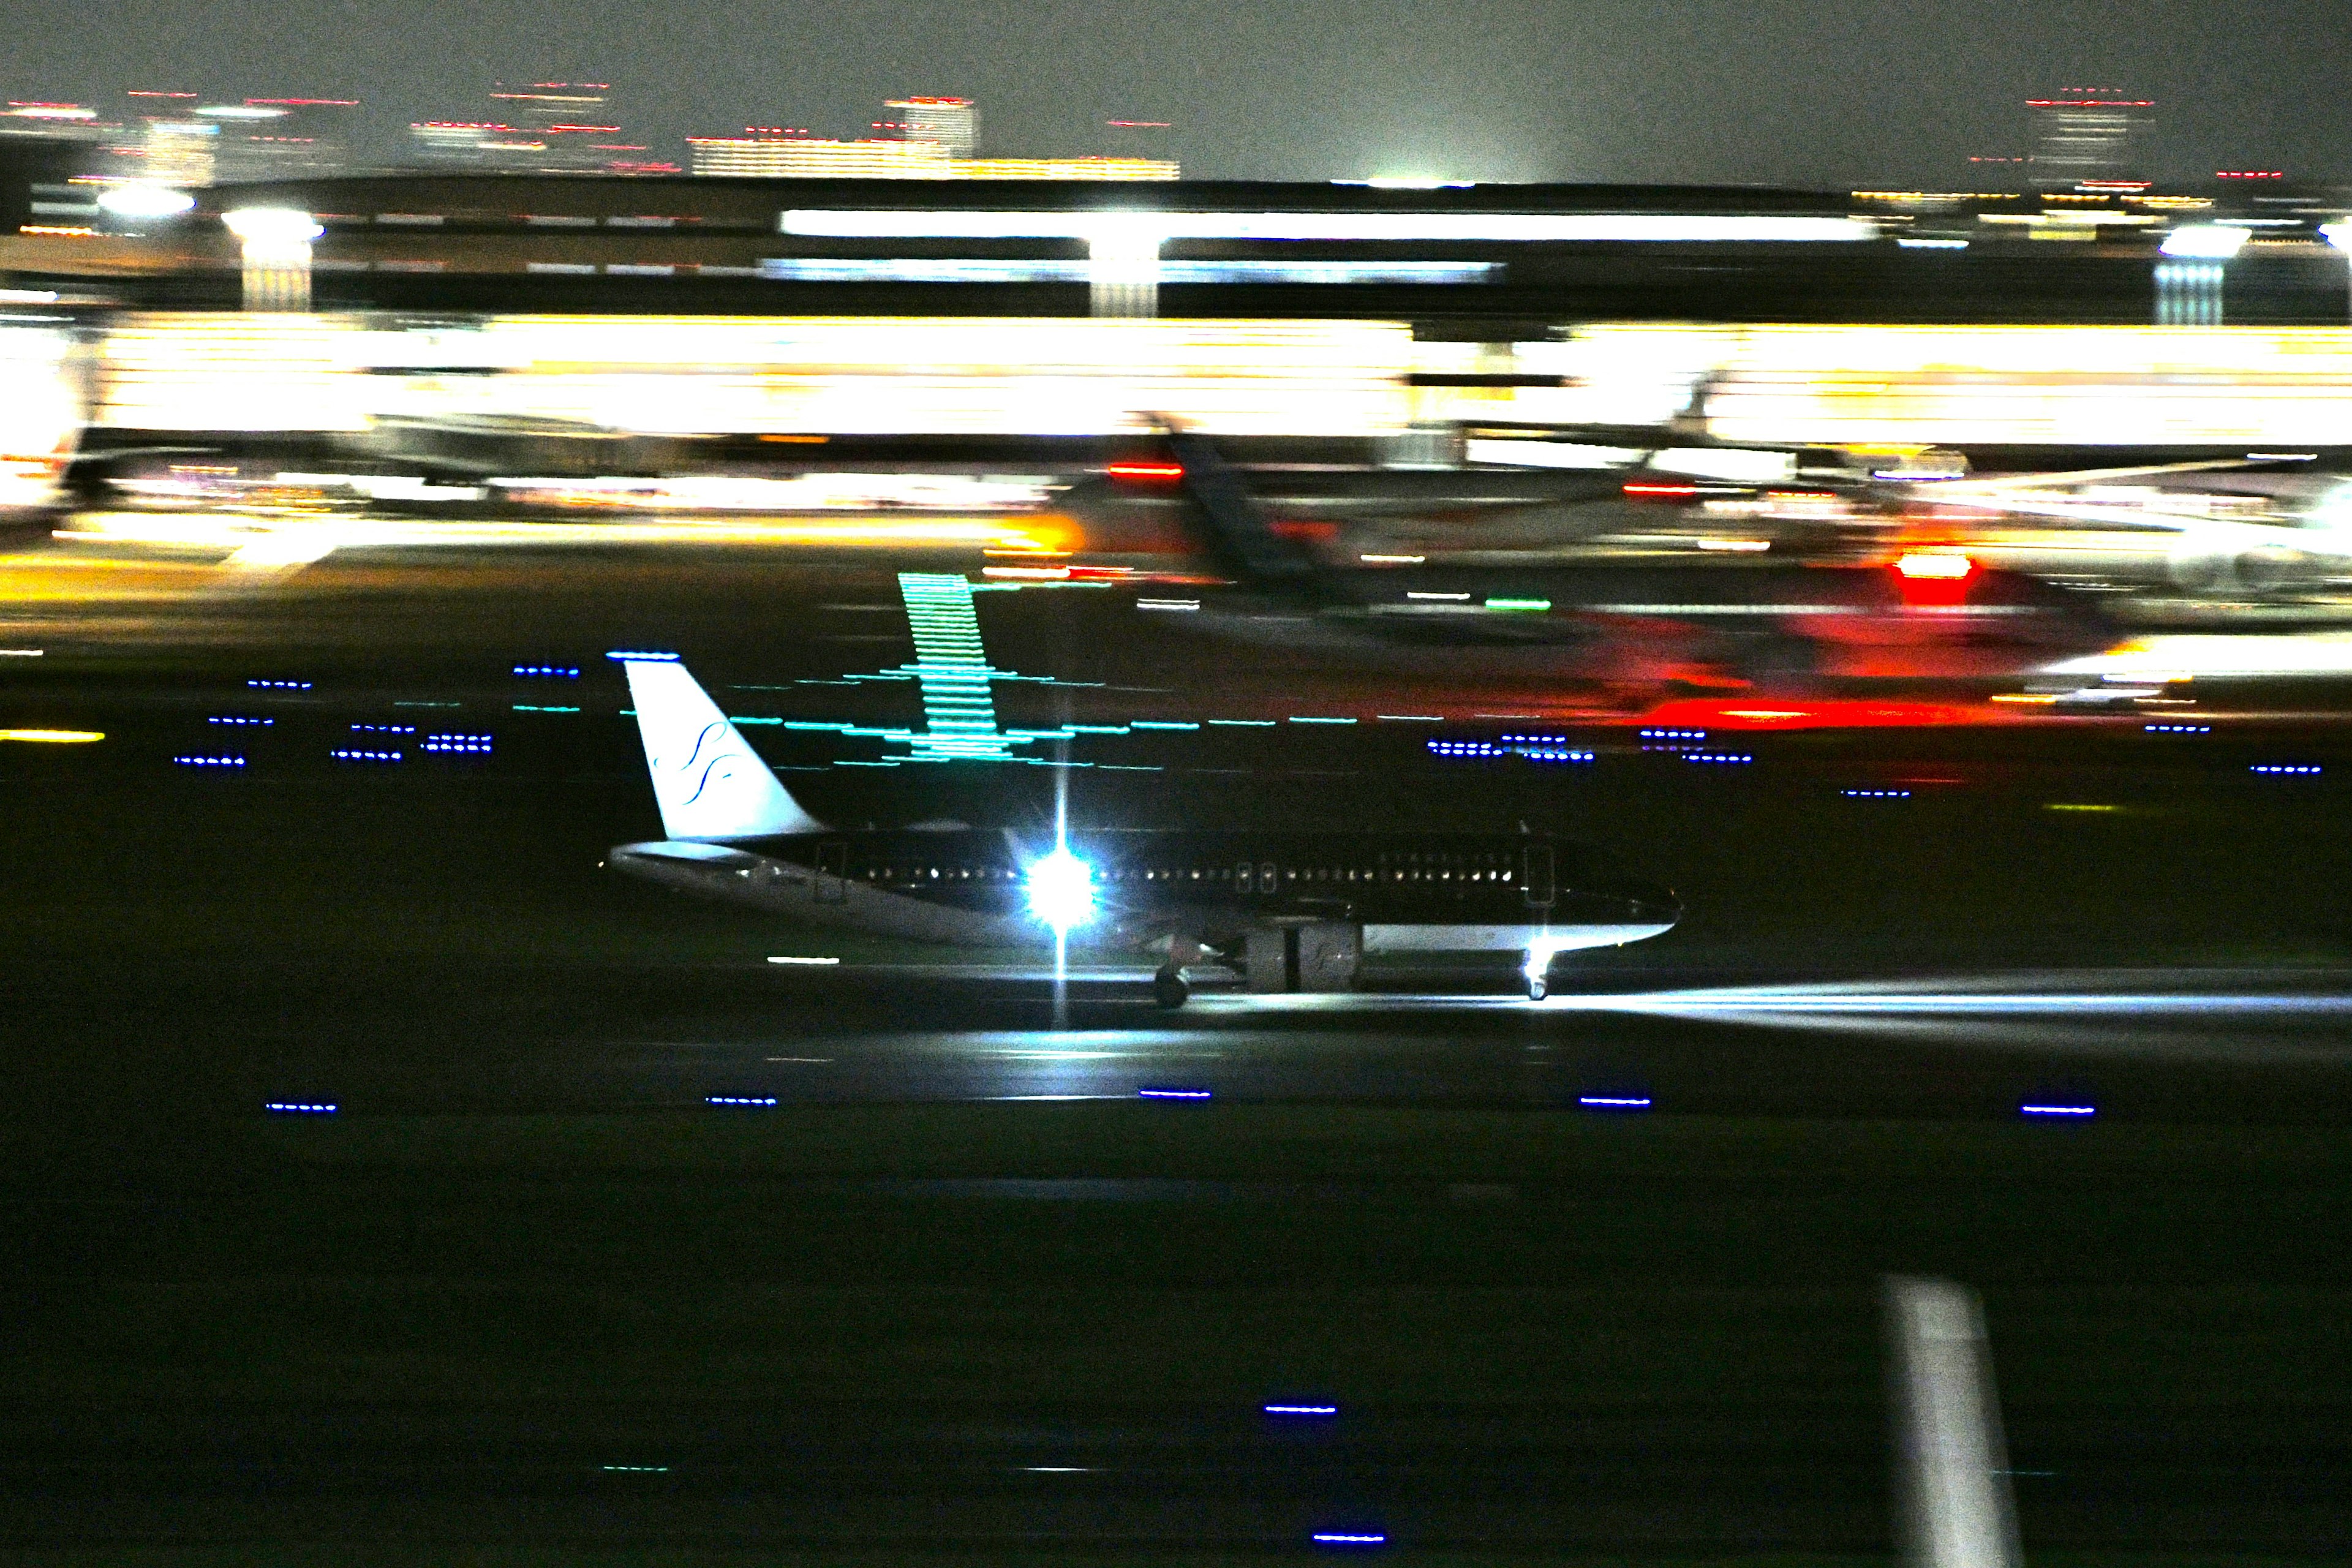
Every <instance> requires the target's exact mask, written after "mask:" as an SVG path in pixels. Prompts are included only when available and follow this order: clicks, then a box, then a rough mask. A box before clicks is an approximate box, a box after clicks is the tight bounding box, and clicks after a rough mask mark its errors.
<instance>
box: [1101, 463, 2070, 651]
mask: <svg viewBox="0 0 2352 1568" xmlns="http://www.w3.org/2000/svg"><path fill="white" fill-rule="evenodd" d="M1168 451H1169V454H1170V455H1169V456H1168V457H1167V458H1164V459H1154V460H1150V461H1130V462H1127V463H1123V464H1114V465H1113V466H1112V467H1111V469H1110V471H1109V473H1108V475H1107V476H1106V477H1105V478H1104V479H1101V480H1098V481H1096V482H1094V483H1092V484H1089V485H1082V486H1078V487H1075V488H1074V489H1072V490H1071V491H1069V492H1068V493H1066V495H1065V496H1064V497H1063V498H1062V510H1066V511H1067V512H1070V513H1072V514H1073V515H1075V516H1076V517H1077V518H1078V519H1079V520H1080V521H1081V523H1082V525H1084V526H1085V527H1086V529H1087V531H1088V533H1089V535H1090V536H1092V535H1095V534H1097V533H1101V534H1107V535H1116V534H1118V532H1119V531H1121V530H1122V528H1124V529H1125V530H1127V531H1130V532H1131V531H1133V530H1134V529H1135V526H1136V524H1137V522H1138V520H1139V518H1140V519H1144V520H1149V521H1151V522H1154V523H1156V524H1157V525H1158V527H1157V529H1156V531H1159V532H1161V533H1163V534H1165V533H1173V534H1176V535H1179V536H1188V537H1189V538H1190V540H1191V542H1192V543H1193V544H1194V545H1195V547H1196V548H1197V549H1198V550H1199V551H1200V552H1202V553H1203V554H1205V555H1206V557H1207V558H1208V561H1209V563H1210V564H1211V565H1212V566H1213V570H1214V571H1215V573H1216V575H1217V579H1218V580H1217V581H1215V582H1210V583H1204V584H1199V585H1198V587H1197V588H1196V589H1192V590H1188V597H1186V598H1185V599H1183V600H1181V601H1169V600H1166V599H1160V600H1150V599H1143V600H1139V604H1140V605H1145V606H1146V607H1149V606H1150V605H1155V604H1158V605H1167V604H1170V603H1171V602H1172V603H1181V604H1182V605H1184V606H1185V607H1186V608H1187V609H1188V610H1189V611H1190V612H1192V613H1190V614H1188V615H1187V616H1186V619H1187V621H1188V623H1189V624H1192V625H1195V626H1199V627H1200V628H1201V629H1202V630H1204V631H1210V632H1213V633H1215V634H1217V635H1220V636H1223V637H1232V638H1236V639H1240V640H1245V641H1254V642H1259V643H1265V644H1271V645H1275V646H1280V647H1296V648H1298V649H1301V650H1303V651H1313V652H1328V653H1333V654H1343V655H1347V656H1349V657H1351V658H1359V659H1361V660H1364V661H1367V662H1369V663H1371V664H1373V665H1375V666H1377V665H1379V664H1381V663H1382V662H1390V663H1393V664H1396V665H1398V666H1399V667H1401V668H1415V669H1422V670H1426V669H1428V668H1430V667H1431V665H1432V662H1433V660H1434V659H1438V658H1443V657H1444V655H1445V654H1446V653H1447V652H1448V651H1449V650H1458V651H1463V652H1465V653H1466V654H1467V655H1469V656H1470V657H1472V658H1475V662H1477V664H1478V665H1479V667H1480V668H1481V669H1482V670H1486V671H1489V672H1507V673H1517V674H1530V675H1532V674H1537V673H1539V672H1540V673H1549V674H1550V675H1552V676H1554V677H1556V678H1559V679H1590V680H1597V681H1602V682H1607V683H1613V684H1617V685H1621V686H1636V687H1638V686H1641V685H1643V684H1651V683H1661V682H1664V683H1673V682H1677V681H1679V682H1682V683H1684V684H1687V685H1692V686H1696V687H1700V688H1707V687H1715V688H1722V687H1726V686H1745V687H1759V686H1761V687H1772V688H1783V687H1790V686H1792V685H1802V684H1803V683H1805V682H1807V681H1809V680H1812V679H1881V680H1885V679H1898V680H1936V679H1946V680H1969V681H2000V680H2004V679H2012V678H2015V677H2018V676H2021V675H2023V674H2025V673H2028V672H2031V671H2032V670H2035V669H2038V668H2042V666H2044V665H2047V664H2049V663H2051V662H2053V661H2054V660H2058V659H2062V658H2073V657H2077V656H2080V655H2083V654H2087V653H2093V652H2097V651H2100V650H2103V649H2105V648H2106V647H2110V646H2112V645H2113V643H2114V642H2115V640H2116V634H2115V632H2114V631H2113V630H2112V628H2111V627H2110V626H2108V624H2107V623H2106V621H2105V618H2104V617H2103V616H2101V615H2100V614H2099V613H2098V612H2097V610H2096V609H2095V607H2094V606H2093V605H2091V604H2089V603H2088V602H2087V601H2085V600H2084V598H2083V597H2082V596H2080V595H2074V594H2071V593H2068V592H2066V591H2064V590H2063V589H2059V588H2054V587H2052V586H2049V585H2047V584H2042V583H2040V582H2038V581H2036V580H2035V579H2033V578H2032V577H2030V576H2026V575H2023V574H2015V573H2010V572H2004V571H2000V570H1995V569H1988V568H1986V567H1984V566H1981V565H1979V563H1976V562H1974V561H1973V560H1971V559H1970V558H1969V555H1968V554H1966V553H1965V552H1959V551H1957V550H1929V549H1923V550H1917V551H1914V552H1908V553H1906V554H1904V555H1903V556H1902V557H1901V558H1900V559H1899V560H1895V561H1894V562H1892V563H1880V564H1872V565H1829V564H1808V563H1801V562H1800V563H1788V562H1785V561H1783V560H1780V559H1776V558H1774V556H1773V555H1772V554H1771V553H1770V552H1769V551H1768V550H1767V549H1766V548H1765V546H1767V545H1769V540H1767V541H1761V542H1758V548H1757V549H1756V550H1755V551H1753V552H1708V551H1706V550H1704V549H1693V550H1690V551H1688V552H1685V553H1684V554H1683V555H1682V557H1681V558H1680V559H1677V560H1672V561H1664V560H1655V559H1653V560H1644V561H1640V562H1634V563H1618V562H1612V561H1608V560H1606V559H1603V560H1600V561H1596V562H1594V563H1574V564H1562V563H1559V562H1557V561H1544V560H1530V559H1526V558H1524V557H1522V558H1519V559H1511V558H1508V557H1505V558H1502V559H1496V558H1495V557H1494V556H1492V555H1491V554H1490V555H1486V556H1481V555H1478V554H1475V553H1472V554H1466V555H1465V554H1456V555H1448V556H1446V557H1444V558H1441V559H1432V558H1431V557H1430V556H1428V555H1424V554H1417V553H1390V552H1367V551H1361V550H1352V549H1351V550H1346V551H1339V550H1333V549H1330V548H1328V546H1330V545H1332V544H1333V543H1335V542H1337V541H1338V537H1339V529H1340V524H1339V521H1336V520H1334V519H1333V518H1331V517H1328V516H1326V517H1322V518H1309V519H1305V520H1301V519H1296V518H1290V517H1273V516H1270V515H1269V504H1268V503H1267V502H1265V500H1262V499H1261V497H1260V496H1259V494H1258V493H1257V491H1256V489H1255V488H1254V486H1253V484H1252V483H1251V482H1250V480H1249V479H1245V478H1244V475H1243V474H1242V472H1241V471H1240V470H1239V469H1237V468H1234V467H1233V466H1232V465H1231V464H1229V463H1227V462H1226V461H1225V460H1224V458H1223V456H1222V454H1221V453H1220V452H1219V451H1218V450H1217V448H1216V447H1214V445H1213V444H1212V443H1211V442H1209V441H1208V440H1206V439H1204V438H1202V437H1195V436H1191V435H1185V434H1181V433H1180V434H1176V435H1173V436H1171V437H1170V438H1169V441H1168ZM1488 478H1489V476H1486V475H1475V476H1465V475H1462V474H1458V473H1456V474H1452V475H1444V476H1402V475H1398V476H1389V475H1381V476H1368V477H1366V478H1365V479H1362V480H1360V489H1359V499H1360V500H1362V501H1364V502H1367V503H1370V502H1372V501H1374V500H1380V501H1384V502H1385V503H1386V504H1388V505H1390V506H1391V507H1394V506H1397V505H1399V504H1401V503H1402V502H1407V501H1411V500H1413V492H1414V491H1416V490H1418V491H1421V492H1423V493H1424V494H1427V493H1434V491H1435V486H1434V484H1433V481H1434V480H1437V479H1444V480H1447V481H1449V482H1450V486H1451V488H1453V489H1455V490H1456V491H1461V490H1463V489H1465V487H1466V488H1467V489H1468V490H1469V491H1470V492H1472V493H1475V492H1477V491H1478V490H1480V489H1482V488H1487V489H1491V488H1496V487H1493V486H1490V485H1488V484H1487V480H1488ZM1543 479H1544V481H1546V482H1548V484H1549V487H1550V489H1549V498H1548V499H1546V500H1534V499H1529V500H1527V501H1525V502H1524V503H1522V504H1523V506H1524V507H1527V508H1533V509H1537V510H1540V511H1542V512H1543V513H1545V514H1546V516H1545V517H1544V519H1543V525H1544V526H1546V527H1549V528H1550V529H1552V531H1553V535H1552V536H1553V538H1554V540H1555V541H1556V542H1557V541H1558V540H1559V539H1560V538H1561V537H1562V533H1561V531H1562V530H1564V529H1569V528H1574V527H1576V526H1578V525H1577V523H1576V522H1575V521H1574V516H1573V509H1574V507H1575V506H1576V504H1577V500H1578V498H1577V493H1576V492H1577V491H1578V490H1580V491H1582V492H1583V499H1584V500H1586V501H1588V502H1600V503H1602V504H1604V505H1605V504H1607V503H1608V502H1611V501H1612V500H1618V499H1622V497H1623V496H1624V495H1625V494H1626V492H1628V491H1631V490H1635V489H1639V488H1642V487H1643V483H1644V481H1643V480H1641V479H1635V480H1632V481H1628V480H1626V479H1624V478H1623V476H1622V474H1609V475H1605V476H1594V475H1585V476H1561V475H1547V476H1543ZM1562 479H1570V480H1572V481H1573V488H1572V489H1569V490H1566V491H1563V489H1562V488H1561V480H1562ZM1391 481H1392V482H1391ZM1677 488H1678V489H1685V490H1686V489H1691V488H1692V487H1688V486H1681V487H1677ZM1285 500H1287V498H1285ZM1423 504H1424V505H1425V504H1426V503H1425V501H1424V502H1423ZM1621 510H1622V509H1612V510H1610V511H1608V512H1607V513H1605V514H1602V515H1598V516H1595V517H1593V518H1591V520H1590V521H1588V522H1586V523H1585V524H1584V525H1583V526H1584V527H1585V528H1587V529H1588V531H1591V533H1592V534H1594V535H1598V534H1601V533H1604V532H1607V531H1616V530H1622V526H1623V524H1622V515H1621ZM1513 514H1514V508H1513V507H1511V506H1510V505H1509V504H1507V503H1505V504H1499V505H1496V507H1495V509H1494V510H1493V511H1492V512H1490V513H1487V514H1486V515H1485V516H1484V517H1482V518H1480V519H1479V520H1477V521H1473V522H1472V523H1470V524H1469V525H1467V527H1466V528H1465V531H1466V532H1469V533H1472V534H1474V535H1475V534H1480V533H1484V532H1485V531H1486V530H1487V526H1488V524H1487V521H1486V520H1487V519H1488V518H1491V519H1493V520H1495V521H1496V522H1498V523H1502V524H1503V525H1504V526H1507V521H1505V520H1507V519H1508V518H1510V517H1511V516H1512V515H1513ZM1486 542H1492V541H1486ZM1156 591H1157V590H1155V592H1156ZM1193 593H1197V597H1196V598H1195V597H1191V596H1189V595H1192V594H1193Z"/></svg>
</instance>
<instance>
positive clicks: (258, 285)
mask: <svg viewBox="0 0 2352 1568" xmlns="http://www.w3.org/2000/svg"><path fill="white" fill-rule="evenodd" d="M221 222H222V223H224V224H226V225H227V226H228V231H229V232H230V233H231V234H233V235H235V236H236V237H237V241H238V243H239V244H240V245H242V246H243V247H244V258H243V260H244V272H245V278H244V301H245V307H244V308H245V309H246V310H309V309H310V242H311V241H312V240H314V239H316V238H318V237H320V235H321V234H324V233H325V232H326V230H325V229H323V228H321V227H320V226H319V221H318V220H317V219H316V218H314V217H312V216H310V214H309V213H306V212H298V211H296V210H295V209H294V208H292V207H238V208H236V210H235V211H233V212H226V213H223V214H222V215H221Z"/></svg>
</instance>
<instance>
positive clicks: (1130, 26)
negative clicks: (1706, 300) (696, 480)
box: [0, 0, 2352, 187]
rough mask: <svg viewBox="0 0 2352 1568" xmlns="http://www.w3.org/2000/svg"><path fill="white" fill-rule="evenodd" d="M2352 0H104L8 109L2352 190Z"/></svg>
mask: <svg viewBox="0 0 2352 1568" xmlns="http://www.w3.org/2000/svg"><path fill="white" fill-rule="evenodd" d="M2347 16H2352V5H2347V0H2269V3H2266V4H2261V5H2255V4H2251V3H2248V0H2227V3H2218V4H2217V3H2214V0H2170V3H2165V4H2140V5H2096V4H2061V5H2035V6H2027V5H2011V4H2000V3H1997V0H1941V3H1937V4H1932V5H1931V4H1927V3H1925V0H1909V3H1907V4H1906V3H1904V0H1893V3H1887V0H1827V3H1818V4H1811V5H1799V4H1792V3H1789V0H1781V3H1779V4H1773V3H1771V0H1765V3H1762V4H1740V3H1736V0H1663V3H1660V4H1654V5H1643V4H1639V3H1637V0H1418V3H1407V0H1351V3H1345V4H1343V3H1339V0H1323V3H1320V4H1297V3H1292V4H1283V3H1280V0H1267V3H1249V0H1160V3H1157V4H1151V5H1143V4H1136V3H1134V0H1031V3H1025V4H1011V3H1006V0H996V3H989V0H973V3H971V4H964V5H951V4H940V3H938V0H830V3H829V4H825V5H783V4H779V3H777V0H736V3H734V4H729V5H677V4H673V5H655V4H641V5H623V4H617V3H614V0H563V3H561V4H559V3H556V0H371V3H367V4H362V3H361V0H324V3H322V0H283V3H273V4H254V3H252V0H72V3H69V4H60V3H56V0H51V3H50V4H49V5H47V6H46V8H45V9H35V8H34V7H32V6H29V5H28V6H26V7H25V8H24V9H22V10H20V11H19V12H18V13H17V14H16V26H15V27H14V29H13V41H14V45H15V47H14V48H13V50H12V52H11V59H10V61H9V63H8V65H7V67H6V68H5V79H0V87H5V91H6V93H7V95H8V96H9V97H11V98H16V99H28V98H59V99H72V100H81V101H99V102H102V103H112V102H118V101H119V100H117V99H116V98H115V97H114V96H113V95H115V94H117V93H119V92H120V91H121V89H124V88H126V87H132V86H147V87H157V88H164V87H172V88H182V89H191V90H194V91H197V92H200V93H202V94H204V95H205V96H206V97H207V98H221V99H233V98H236V97H242V96H267V97H277V96H292V95H307V96H319V97H349V98H357V99H359V100H362V102H363V103H364V104H365V105H366V112H367V115H368V120H369V129H370V134H371V137H372V141H373V144H372V146H371V147H370V148H369V151H370V152H371V153H373V154H374V155H376V156H379V157H382V156H389V155H393V154H394V153H396V151H397V149H398V148H399V146H400V144H401V140H402V138H401V128H402V127H403V126H404V125H405V124H406V123H407V122H408V121H410V120H413V119H473V118H480V117H483V116H484V114H485V111H486V110H487V107H488V105H487V103H486V101H485V100H484V98H483V94H484V93H485V92H487V90H488V83H489V81H490V80H491V79H494V78H504V79H509V80H517V79H526V80H527V79H533V78H548V79H579V78H590V79H598V80H604V81H610V82H612V83H613V84H614V87H615V89H616V92H615V110H616V111H617V113H618V114H619V116H620V118H621V121H622V122H623V124H624V125H625V127H626V128H627V129H628V130H629V131H630V132H633V133H634V135H633V139H641V140H646V141H648V142H651V143H652V144H653V145H654V146H655V147H656V149H667V152H668V154H669V155H670V156H673V157H676V156H680V155H681V154H682V152H683V149H682V148H681V147H679V146H678V139H679V138H681V137H683V136H685V135H688V134H717V135H724V134H729V133H732V132H738V131H740V128H741V127H742V126H743V125H744V124H746V123H761V124H789V125H806V126H810V127H813V128H814V130H816V131H817V132H819V133H820V134H824V133H831V134H836V135H847V134H859V133H865V132H866V125H867V124H868V122H869V121H872V120H874V119H876V118H877V117H878V115H879V105H880V103H881V101H882V100H884V99H885V98H887V97H894V96H899V95H902V94H905V93H909V92H930V93H940V94H955V95H961V96H967V97H971V98H974V99H977V100H979V101H980V104H981V110H982V132H983V142H984V148H983V150H984V151H988V152H993V153H1076V152H1088V151H1102V150H1106V146H1107V139H1108V135H1109V133H1108V132H1104V131H1102V130H1101V129H1100V125H1101V122H1102V121H1106V120H1112V119H1127V120H1155V121H1156V120H1165V121H1173V122H1174V126H1175V129H1174V130H1173V131H1172V132H1169V133H1167V134H1168V135H1169V136H1170V137H1171V141H1170V142H1168V144H1167V145H1168V148H1169V150H1170V151H1171V153H1173V155H1175V156H1178V157H1181V159H1182V160H1183V162H1184V164H1185V167H1186V170H1187V172H1188V173H1190V174H1198V175H1202V176H1209V177H1216V176H1230V177H1264V178H1309V179H1312V178H1323V177H1332V176H1349V175H1364V174H1379V173H1419V174H1445V175H1453V176H1459V177H1469V178H1480V179H1503V180H1532V179H1570V180H1624V181H1703V182H1764V183H1774V184H1815V185H1828V186H1840V185H1846V184H1878V183H1896V184H1921V183H1924V184H1934V185H1938V186H1947V187H1948V185H1950V184H1952V183H1954V182H1955V181H1957V180H1958V179H1959V177H1960V172H1961V171H1962V170H1963V169H1965V167H1966V164H1965V163H1964V159H1965V156H1966V155H1967V154H1968V153H1994V154H1999V153H2023V152H2025V151H2026V150H2027V148H2028V132H2027V129H2026V125H2025V119H2026V116H2025V111H2024V110H2023V109H2022V108H2021V102H2022V100H2025V99H2027V98H2030V97H2035V96H2040V95H2042V94H2045V93H2048V92H2051V91H2053V90H2054V89H2058V88H2061V87H2063V86H2068V85H2074V84H2078V83H2084V82H2088V83H2095V84H2098V85H2106V86H2115V87H2120V88H2124V89H2128V90H2130V91H2131V92H2132V93H2133V94H2134V95H2135V96H2139V97H2147V98H2152V99H2154V100H2157V102H2158V125H2159V131H2158V135H2159V142H2158V159H2159V164H2160V172H2161V173H2162V174H2165V175H2166V176H2168V177H2170V178H2176V179H2177V178H2185V177H2195V176H2200V175H2206V174H2210V173H2211V172H2212V171H2214V170H2215V169H2220V168H2284V169H2286V170H2287V171H2289V172H2290V173H2291V174H2294V175H2296V176H2304V177H2311V178H2315V179H2336V180H2343V179H2352V93H2347V91H2346V90H2345V89H2344V86H2343V81H2344V77H2345V73H2346V69H2347V65H2352V44H2347V36H2352V26H2347Z"/></svg>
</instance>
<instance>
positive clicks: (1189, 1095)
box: [1135, 1089, 1211, 1100]
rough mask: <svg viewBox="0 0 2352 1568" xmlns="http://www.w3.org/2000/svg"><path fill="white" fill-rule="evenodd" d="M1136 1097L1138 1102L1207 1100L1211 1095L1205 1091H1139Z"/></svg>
mask: <svg viewBox="0 0 2352 1568" xmlns="http://www.w3.org/2000/svg"><path fill="white" fill-rule="evenodd" d="M1135 1097H1136V1098H1137V1099H1138V1100H1207V1099H1209V1098H1211V1095H1210V1091H1209V1090H1207V1089H1137V1090H1136V1091H1135Z"/></svg>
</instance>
